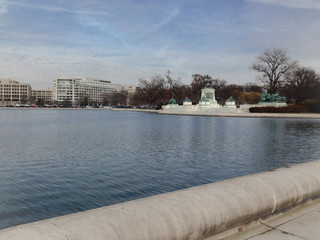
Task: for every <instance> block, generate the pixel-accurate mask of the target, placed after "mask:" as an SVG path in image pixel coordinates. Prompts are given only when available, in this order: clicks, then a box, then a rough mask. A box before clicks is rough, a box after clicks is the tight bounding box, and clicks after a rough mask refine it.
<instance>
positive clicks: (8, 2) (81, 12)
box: [0, 0, 110, 16]
mask: <svg viewBox="0 0 320 240" xmlns="http://www.w3.org/2000/svg"><path fill="white" fill-rule="evenodd" d="M1 2H3V4H10V5H15V6H20V7H25V8H33V9H39V10H45V11H53V12H67V13H76V14H88V15H101V16H110V14H109V13H107V12H99V11H84V10H71V9H67V8H60V7H52V6H38V5H34V4H26V3H21V2H14V1H6V0H0V12H1Z"/></svg>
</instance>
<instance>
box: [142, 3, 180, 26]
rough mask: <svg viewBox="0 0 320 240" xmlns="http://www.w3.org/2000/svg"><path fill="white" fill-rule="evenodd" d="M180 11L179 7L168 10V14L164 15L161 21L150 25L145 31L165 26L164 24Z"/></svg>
mask: <svg viewBox="0 0 320 240" xmlns="http://www.w3.org/2000/svg"><path fill="white" fill-rule="evenodd" d="M179 13H180V9H179V8H176V9H175V10H174V11H172V12H170V13H169V15H168V16H166V17H165V18H164V19H163V20H162V21H160V22H159V23H157V24H156V25H154V26H152V27H151V28H150V29H149V30H147V32H155V31H157V30H158V29H159V28H161V27H163V26H165V25H166V24H168V23H170V22H171V21H172V20H173V19H174V18H175V17H176V16H178V15H179Z"/></svg>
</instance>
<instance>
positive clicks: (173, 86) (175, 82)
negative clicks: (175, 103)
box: [165, 70, 181, 98]
mask: <svg viewBox="0 0 320 240" xmlns="http://www.w3.org/2000/svg"><path fill="white" fill-rule="evenodd" d="M171 74H172V73H171V71H170V70H168V71H167V72H166V73H165V77H166V78H167V83H168V84H169V87H170V91H171V98H173V96H174V94H175V95H177V93H178V89H179V88H180V87H181V78H180V77H179V78H178V79H173V77H172V76H171Z"/></svg>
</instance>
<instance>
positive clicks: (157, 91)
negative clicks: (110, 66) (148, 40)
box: [134, 75, 170, 107]
mask: <svg viewBox="0 0 320 240" xmlns="http://www.w3.org/2000/svg"><path fill="white" fill-rule="evenodd" d="M139 82H140V84H139V85H140V89H139V90H138V91H137V92H136V93H135V96H134V98H135V101H136V102H140V103H147V104H149V105H150V106H151V107H153V105H158V104H164V103H166V102H167V101H168V100H169V98H170V97H169V96H168V92H169V89H168V88H166V80H165V79H164V78H163V77H162V76H161V75H154V76H153V77H152V78H151V80H150V81H148V80H146V79H139Z"/></svg>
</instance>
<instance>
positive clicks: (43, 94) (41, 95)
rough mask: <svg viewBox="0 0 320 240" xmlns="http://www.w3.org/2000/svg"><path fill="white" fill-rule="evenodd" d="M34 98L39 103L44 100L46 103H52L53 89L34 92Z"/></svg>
mask: <svg viewBox="0 0 320 240" xmlns="http://www.w3.org/2000/svg"><path fill="white" fill-rule="evenodd" d="M32 97H33V100H34V101H36V102H37V101H38V100H39V99H43V100H44V102H45V103H47V104H51V103H52V88H51V87H48V88H47V89H45V90H32Z"/></svg>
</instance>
